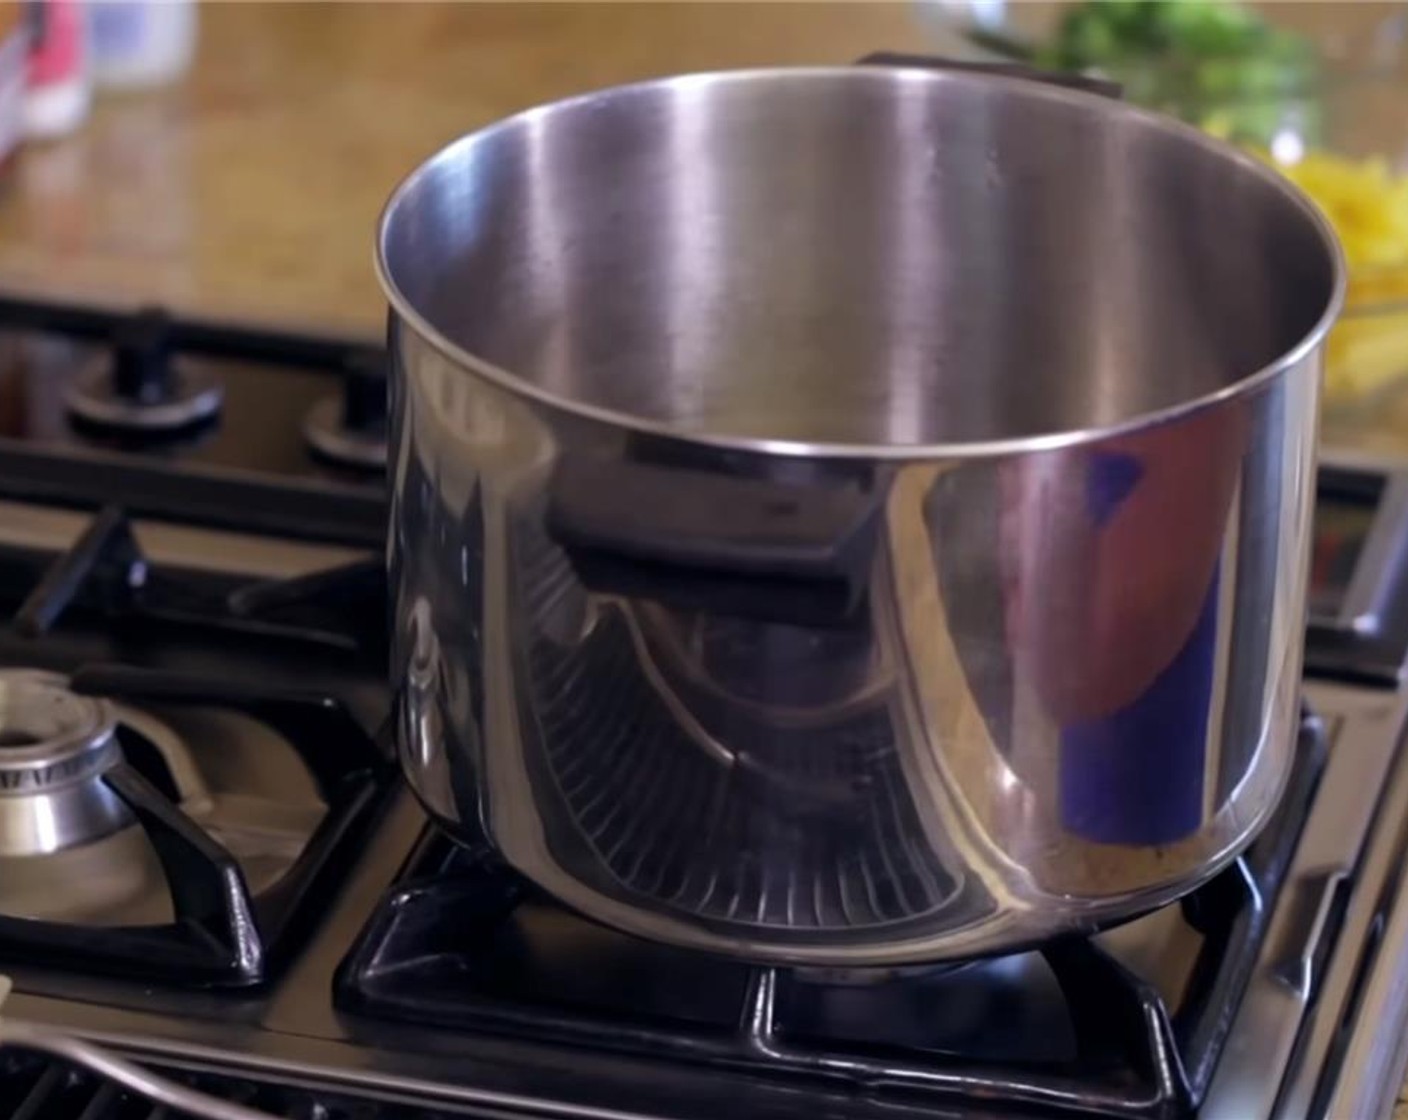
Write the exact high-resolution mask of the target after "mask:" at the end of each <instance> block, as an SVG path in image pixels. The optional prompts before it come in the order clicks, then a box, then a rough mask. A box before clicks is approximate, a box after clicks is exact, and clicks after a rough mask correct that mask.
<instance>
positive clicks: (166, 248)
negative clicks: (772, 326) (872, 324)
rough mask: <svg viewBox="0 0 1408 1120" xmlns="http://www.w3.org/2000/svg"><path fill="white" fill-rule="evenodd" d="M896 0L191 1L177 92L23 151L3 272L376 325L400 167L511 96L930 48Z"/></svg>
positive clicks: (1, 224)
mask: <svg viewBox="0 0 1408 1120" xmlns="http://www.w3.org/2000/svg"><path fill="white" fill-rule="evenodd" d="M918 11H919V9H918V8H917V7H915V6H913V5H908V4H888V3H861V4H822V5H810V4H807V5H802V4H668V5H655V4H643V5H636V4H629V5H614V4H583V3H567V4H556V5H554V4H525V3H508V4H435V5H420V4H400V3H397V4H353V5H330V4H209V5H202V8H201V13H200V15H201V20H202V26H201V40H200V52H199V55H198V59H197V64H196V66H195V67H194V69H193V70H192V72H191V74H190V75H189V77H188V78H187V80H186V81H185V82H184V83H183V84H182V85H180V86H176V87H172V88H169V89H166V90H163V91H159V92H156V93H150V94H141V95H129V96H125V97H112V98H106V99H103V100H101V101H100V102H99V104H98V106H97V108H96V111H95V113H94V115H93V118H92V120H91V121H90V122H89V123H88V124H87V126H86V127H85V128H84V130H83V131H82V132H81V133H79V134H78V135H76V136H74V137H73V138H71V139H68V140H65V141H63V142H60V143H57V144H54V145H50V146H47V147H37V148H33V149H31V150H29V151H27V152H25V153H24V155H23V158H22V159H21V161H20V164H19V167H18V169H17V175H16V181H15V183H14V184H13V189H12V191H10V192H9V193H10V195H11V197H9V198H8V199H0V287H4V288H12V289H18V290H30V291H32V290H41V291H49V292H53V293H55V294H61V295H65V296H86V297H89V298H98V299H102V300H107V301H114V300H115V301H119V302H123V303H126V302H133V303H138V302H144V301H148V302H150V301H156V302H161V303H165V304H168V305H171V306H173V307H177V308H181V309H184V310H188V311H200V312H205V313H209V314H215V315H219V316H223V317H234V318H254V319H260V320H266V321H267V320H277V321H284V322H288V323H295V324H299V323H302V324H313V325H319V326H324V327H328V328H333V329H339V330H347V331H356V332H361V333H369V334H376V333H379V332H380V330H381V322H382V315H383V304H382V301H381V299H380V296H379V294H378V292H377V288H376V284H375V280H374V278H373V275H372V269H371V245H372V234H373V230H374V227H375V222H376V217H377V214H378V211H379V210H380V208H381V205H382V203H383V202H384V201H385V199H386V196H387V195H388V193H389V192H390V190H391V188H392V187H393V186H394V185H395V183H396V182H397V180H398V179H399V178H400V177H401V176H403V175H404V174H405V173H406V172H408V171H410V170H411V168H413V167H414V166H415V165H416V164H417V163H418V162H420V160H422V159H423V158H425V157H426V156H427V155H429V154H430V153H431V152H433V151H434V150H435V149H436V148H438V147H439V146H440V145H442V144H444V143H445V142H446V141H448V140H450V139H452V138H453V137H455V136H457V135H459V134H461V133H464V132H467V131H470V130H472V129H474V128H477V127H479V126H481V125H483V124H486V123H488V122H490V121H492V120H494V119H495V118H497V117H500V116H503V115H505V114H507V113H510V112H512V111H514V110H517V109H521V108H526V107H528V106H531V105H534V104H537V103H540V102H543V101H546V100H552V99H555V98H558V97H562V96H565V95H568V94H571V93H576V92H580V91H582V90H587V89H591V88H594V87H599V86H604V85H611V84H615V83H617V82H620V81H626V80H632V79H638V78H645V77H651V76H657V75H662V74H668V73H671V72H679V71H685V70H706V69H715V68H723V67H738V66H751V65H770V64H779V63H833V62H836V63H839V62H847V61H850V60H852V59H854V58H855V57H858V56H859V55H861V54H865V53H867V52H869V51H871V50H876V49H899V50H904V49H910V50H920V49H925V48H930V49H932V47H933V46H934V44H935V43H936V42H937V38H936V36H934V35H932V34H925V31H924V25H923V24H922V23H921V22H920V19H919V16H918V14H917V13H918Z"/></svg>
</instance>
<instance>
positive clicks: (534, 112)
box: [373, 66, 1348, 462]
mask: <svg viewBox="0 0 1408 1120" xmlns="http://www.w3.org/2000/svg"><path fill="white" fill-rule="evenodd" d="M781 76H786V77H788V78H789V79H791V78H797V77H802V78H806V79H809V80H821V79H823V78H824V79H828V80H838V79H839V80H843V81H851V82H867V81H868V82H892V81H895V80H897V79H898V80H901V81H914V82H920V81H922V82H932V83H936V84H937V83H957V84H959V85H963V84H988V83H993V82H1001V83H1007V84H1010V85H1013V86H1014V87H1017V88H1020V89H1022V90H1023V92H1024V93H1026V94H1028V95H1030V96H1033V97H1038V98H1046V99H1049V100H1052V101H1056V102H1065V103H1068V104H1075V105H1089V104H1091V103H1092V102H1098V103H1099V104H1101V105H1103V106H1105V107H1106V108H1107V111H1117V112H1120V113H1125V114H1128V115H1130V116H1133V117H1136V118H1140V119H1142V120H1143V121H1145V122H1146V123H1147V125H1148V126H1149V127H1151V128H1153V129H1155V130H1156V131H1160V132H1164V133H1166V134H1170V135H1174V136H1179V137H1181V138H1182V139H1183V140H1184V141H1185V142H1189V143H1192V144H1194V145H1195V146H1197V147H1200V148H1202V149H1204V150H1205V151H1208V152H1212V153H1215V154H1217V155H1219V156H1220V157H1222V158H1224V159H1227V160H1230V161H1231V162H1233V163H1235V164H1237V165H1239V166H1240V167H1241V168H1242V169H1243V170H1244V171H1247V172H1249V173H1251V174H1252V175H1253V176H1254V177H1257V178H1260V179H1261V180H1262V181H1263V182H1265V183H1266V184H1267V185H1268V186H1270V188H1271V189H1272V190H1273V191H1277V192H1279V193H1280V194H1281V195H1282V196H1283V197H1285V198H1286V199H1287V200H1288V201H1289V202H1290V203H1291V204H1292V205H1294V206H1295V207H1296V208H1297V209H1298V210H1300V212H1301V213H1302V214H1303V215H1304V216H1305V217H1306V218H1307V219H1308V220H1309V221H1310V223H1311V224H1312V225H1313V227H1314V228H1315V230H1316V232H1317V233H1318V234H1319V237H1320V241H1321V244H1322V245H1323V247H1324V249H1325V251H1326V252H1327V253H1328V254H1329V257H1330V265H1331V270H1332V277H1333V279H1332V284H1331V290H1330V294H1329V298H1328V300H1327V301H1326V304H1325V308H1324V310H1323V311H1322V312H1321V313H1320V317H1319V319H1318V320H1316V322H1315V324H1314V325H1313V326H1312V327H1311V328H1310V330H1309V331H1307V332H1306V334H1305V335H1304V336H1303V337H1302V338H1301V339H1300V340H1299V341H1298V342H1297V343H1296V344H1295V345H1294V346H1292V347H1291V348H1290V349H1288V350H1287V351H1285V352H1284V353H1282V354H1281V355H1280V356H1279V357H1277V358H1275V359H1274V360H1273V361H1271V362H1270V363H1268V364H1267V365H1265V366H1263V367H1262V368H1261V369H1259V370H1256V371H1254V372H1253V373H1251V374H1248V375H1247V376H1245V377H1242V378H1240V379H1238V380H1236V381H1233V382H1231V383H1230V384H1227V385H1224V386H1221V387H1219V388H1217V389H1214V390H1212V391H1211V392H1208V393H1203V394H1201V395H1199V396H1196V397H1190V398H1188V399H1187V400H1182V401H1178V402H1176V403H1174V404H1171V405H1167V406H1165V407H1163V408H1159V409H1153V410H1150V411H1146V412H1141V413H1138V414H1137V415H1134V416H1131V417H1128V418H1127V419H1124V420H1120V421H1118V422H1116V423H1113V424H1106V425H1099V426H1093V427H1086V428H1073V429H1067V430H1064V431H1057V432H1045V433H1039V434H1036V435H1026V436H1009V437H1004V438H1001V439H989V440H970V441H962V442H956V443H953V442H950V443H912V444H910V443H905V444H901V443H860V442H840V443H835V442H828V441H806V440H793V439H767V438H759V437H752V436H737V435H729V434H726V433H715V432H708V431H697V430H693V429H690V428H686V427H682V426H679V425H675V424H671V423H667V422H663V421H659V420H653V419H649V418H646V417H642V416H637V415H634V414H632V413H629V412H622V411H620V410H617V409H612V408H604V407H602V406H600V405H594V404H591V403H588V402H586V401H580V400H574V399H573V398H571V397H567V396H563V395H561V394H559V393H554V392H551V391H549V390H547V389H544V388H542V387H541V386H539V385H536V384H534V383H533V382H531V381H529V380H527V379H525V378H523V377H520V376H518V375H516V374H514V373H512V372H511V371H509V370H507V369H504V368H503V367H501V366H499V365H496V364H495V363H493V362H490V361H487V360H485V359H483V358H481V357H479V356H477V355H475V354H473V353H471V352H470V351H468V350H466V349H464V348H463V347H461V346H459V345H458V344H456V343H454V342H452V341H451V340H450V339H448V338H447V337H445V335H444V334H442V333H441V332H440V331H438V330H437V329H436V328H435V327H433V326H432V325H431V324H430V323H429V321H427V320H426V319H425V317H424V316H422V315H421V314H420V313H419V312H418V311H417V310H416V309H415V307H414V306H413V305H412V303H411V301H410V300H409V299H408V298H407V297H406V295H405V293H404V292H402V291H401V289H400V287H399V286H398V285H397V284H396V282H395V281H394V280H393V279H392V276H391V270H390V267H389V265H388V263H387V259H386V248H387V247H386V242H387V233H388V230H389V227H390V225H391V221H392V218H393V216H394V213H395V211H396V210H397V208H398V207H399V206H400V204H401V203H402V202H403V201H404V200H405V199H406V198H407V197H408V196H409V195H410V194H411V193H412V192H413V191H414V190H415V189H416V187H417V186H418V184H419V183H420V182H421V181H422V180H423V179H424V178H425V177H426V176H427V175H429V174H432V173H433V172H434V170H435V168H436V167H438V166H440V165H442V164H444V163H446V162H449V161H453V160H455V159H456V158H457V157H458V156H459V155H460V154H461V153H462V152H464V151H465V150H467V149H470V148H472V147H473V146H474V145H476V144H479V143H482V142H484V141H485V140H486V139H487V138H489V137H490V136H493V135H496V134H498V133H500V132H503V131H507V130H508V129H510V128H513V127H517V126H519V125H521V124H522V123H523V122H525V121H529V120H532V119H533V118H535V117H540V116H543V115H545V114H547V113H549V112H553V111H556V110H559V109H564V108H567V107H569V106H572V105H578V104H582V103H586V102H591V101H598V100H600V99H602V98H606V97H611V96H616V95H620V94H625V93H628V92H641V91H644V90H648V89H659V90H669V89H679V88H681V87H684V86H688V85H698V84H705V83H714V82H724V81H727V82H754V81H757V82H766V81H768V80H771V79H775V78H778V77H781ZM373 266H374V268H375V270H376V276H377V281H378V283H379V284H380V285H381V289H382V291H383V292H384V293H385V295H386V298H387V301H388V302H389V303H390V305H391V309H392V311H393V312H394V313H395V315H396V316H398V317H399V318H400V320H401V321H403V322H404V323H406V324H407V325H408V326H409V327H411V328H412V329H413V330H414V331H415V333H416V334H417V335H419V336H420V338H421V339H422V340H423V341H424V342H426V343H427V344H428V345H429V346H430V347H431V348H432V349H434V350H435V351H437V352H438V353H439V354H440V355H441V356H442V357H444V358H445V359H447V360H448V361H450V362H451V363H453V364H454V365H456V366H459V367H461V368H462V369H463V370H465V371H466V372H468V373H471V374H473V375H475V376H478V377H481V378H483V379H484V380H485V381H488V382H490V383H491V384H493V385H495V386H497V387H498V388H500V389H503V390H505V391H506V392H508V393H510V394H512V395H513V396H515V397H519V398H525V399H527V400H530V401H533V402H536V403H537V404H540V405H544V406H546V407H548V408H550V409H553V410H555V411H557V412H560V413H563V414H566V415H569V416H573V417H577V418H580V419H584V420H589V421H594V422H596V423H599V424H605V425H608V426H611V427H614V428H618V429H622V430H626V431H630V432H635V433H639V434H642V435H647V436H653V437H656V438H664V439H670V440H676V441H679V442H683V443H689V444H694V445H697V446H706V447H711V448H716V449H718V450H723V451H738V452H748V453H754V454H763V455H780V456H787V457H797V458H827V459H866V460H883V461H891V462H905V461H917V460H933V459H978V458H985V457H990V456H991V457H996V456H1006V455H1019V454H1025V453H1030V452H1040V451H1054V450H1059V449H1063V448H1070V447H1077V446H1080V445H1082V444H1089V443H1094V442H1098V441H1100V440H1103V439H1107V438H1110V437H1117V436H1125V435H1130V434H1133V433H1136V432H1139V431H1143V430H1145V429H1148V428H1154V427H1158V426H1161V425H1164V424H1168V423H1172V422H1174V421H1177V420H1181V419H1184V418H1186V417H1188V416H1191V415H1193V414H1195V413H1199V412H1202V411H1204V410H1206V409H1211V408H1214V407H1216V406H1218V405H1220V404H1222V403H1224V402H1228V401H1232V400H1235V399H1238V398H1241V397H1244V396H1249V395H1251V394H1252V393H1255V392H1257V391H1258V390H1260V389H1261V388H1263V387H1264V386H1266V385H1268V384H1269V383H1271V382H1273V381H1275V380H1276V379H1277V378H1278V377H1280V375H1281V374H1283V373H1285V372H1286V371H1287V370H1289V369H1291V368H1292V367H1294V366H1295V365H1296V364H1298V363H1299V362H1300V361H1301V360H1302V359H1304V358H1305V357H1306V356H1307V355H1309V354H1310V353H1311V352H1312V351H1313V350H1315V349H1316V348H1317V347H1318V346H1319V345H1320V344H1321V343H1322V342H1323V341H1324V340H1325V337H1326V335H1327V334H1328V333H1329V331H1330V328H1331V327H1332V326H1333V325H1334V323H1335V321H1336V320H1337V319H1338V318H1339V316H1340V313H1341V311H1342V310H1343V308H1344V303H1345V294H1346V290H1347V287H1348V265H1347V263H1346V260H1345V255H1344V250H1343V248H1342V247H1341V245H1340V243H1339V238H1338V237H1337V235H1336V234H1335V232H1334V228H1333V227H1332V226H1331V225H1330V222H1329V220H1328V219H1327V218H1326V217H1325V215H1324V214H1323V213H1322V212H1321V210H1320V208H1319V207H1318V206H1317V205H1316V204H1315V203H1314V202H1313V201H1312V200H1311V198H1310V197H1309V196H1308V195H1307V194H1305V192H1304V191H1302V190H1301V189H1300V188H1299V187H1297V186H1296V185H1295V184H1294V183H1292V182H1291V181H1290V180H1288V179H1287V178H1285V177H1284V176H1282V175H1280V174H1278V173H1277V172H1276V171H1275V170H1274V169H1272V168H1270V167H1267V166H1265V165H1264V164H1263V163H1262V162H1261V161H1259V160H1257V159H1255V158H1254V157H1252V156H1251V155H1249V154H1247V153H1245V152H1243V151H1241V150H1240V149H1238V148H1236V147H1235V146H1233V145H1231V144H1228V143H1226V142H1224V141H1221V140H1217V139H1215V138H1213V137H1211V136H1209V135H1208V134H1207V133H1204V132H1202V131H1201V130H1199V129H1197V128H1194V127H1193V126H1192V125H1188V124H1184V123H1183V122H1181V121H1179V120H1176V119H1175V118H1173V117H1169V116H1166V115H1164V114H1161V113H1156V112H1153V111H1151V110H1147V109H1141V108H1138V107H1137V106H1133V105H1129V104H1128V103H1125V102H1118V103H1111V102H1110V101H1109V99H1108V98H1104V97H1101V96H1100V95H1098V94H1095V93H1089V92H1085V91H1081V90H1076V89H1071V88H1069V87H1064V86H1056V85H1051V84H1049V83H1044V82H1040V81H1034V80H1032V79H1030V78H1026V77H1016V76H1010V75H1005V74H988V73H974V72H972V71H960V70H947V71H945V70H928V69H922V68H918V67H901V66H895V67H888V66H887V67H865V66H796V67H765V68H754V69H738V70H714V71H704V72H700V73H693V74H682V75H676V76H673V77H665V78H651V79H646V80H644V81H638V82H630V83H626V84H622V85H614V86H608V87H605V88H602V89H597V90H592V91H589V92H586V93H581V94H576V95H574V96H571V97H566V98H562V99H559V100H556V101H550V102H547V103H545V104H541V105H537V106H534V107H532V108H529V109H525V110H522V111H520V112H517V113H513V114H511V115H510V116H507V117H503V118H501V119H499V120H497V121H495V122H493V123H491V124H489V125H486V126H485V127H483V128H479V129H476V130H474V131H473V132H469V133H466V134H464V135H463V136H460V137H458V138H457V139H455V140H452V141H450V142H449V143H448V144H445V145H444V146H442V147H441V148H439V149H438V150H437V151H435V152H434V153H433V154H431V155H430V156H429V157H428V158H426V159H425V160H423V161H422V162H421V163H420V164H419V165H418V166H417V167H415V168H414V169H413V170H411V171H410V173H409V174H407V175H406V176H405V177H404V178H402V180H401V181H400V182H399V183H398V184H397V185H396V187H395V188H394V189H393V190H392V192H391V195H390V197H388V199H387V201H386V203H385V205H384V206H383V207H382V210H381V214H380V216H379V217H378V219H377V231H376V240H375V245H374V250H373Z"/></svg>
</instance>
